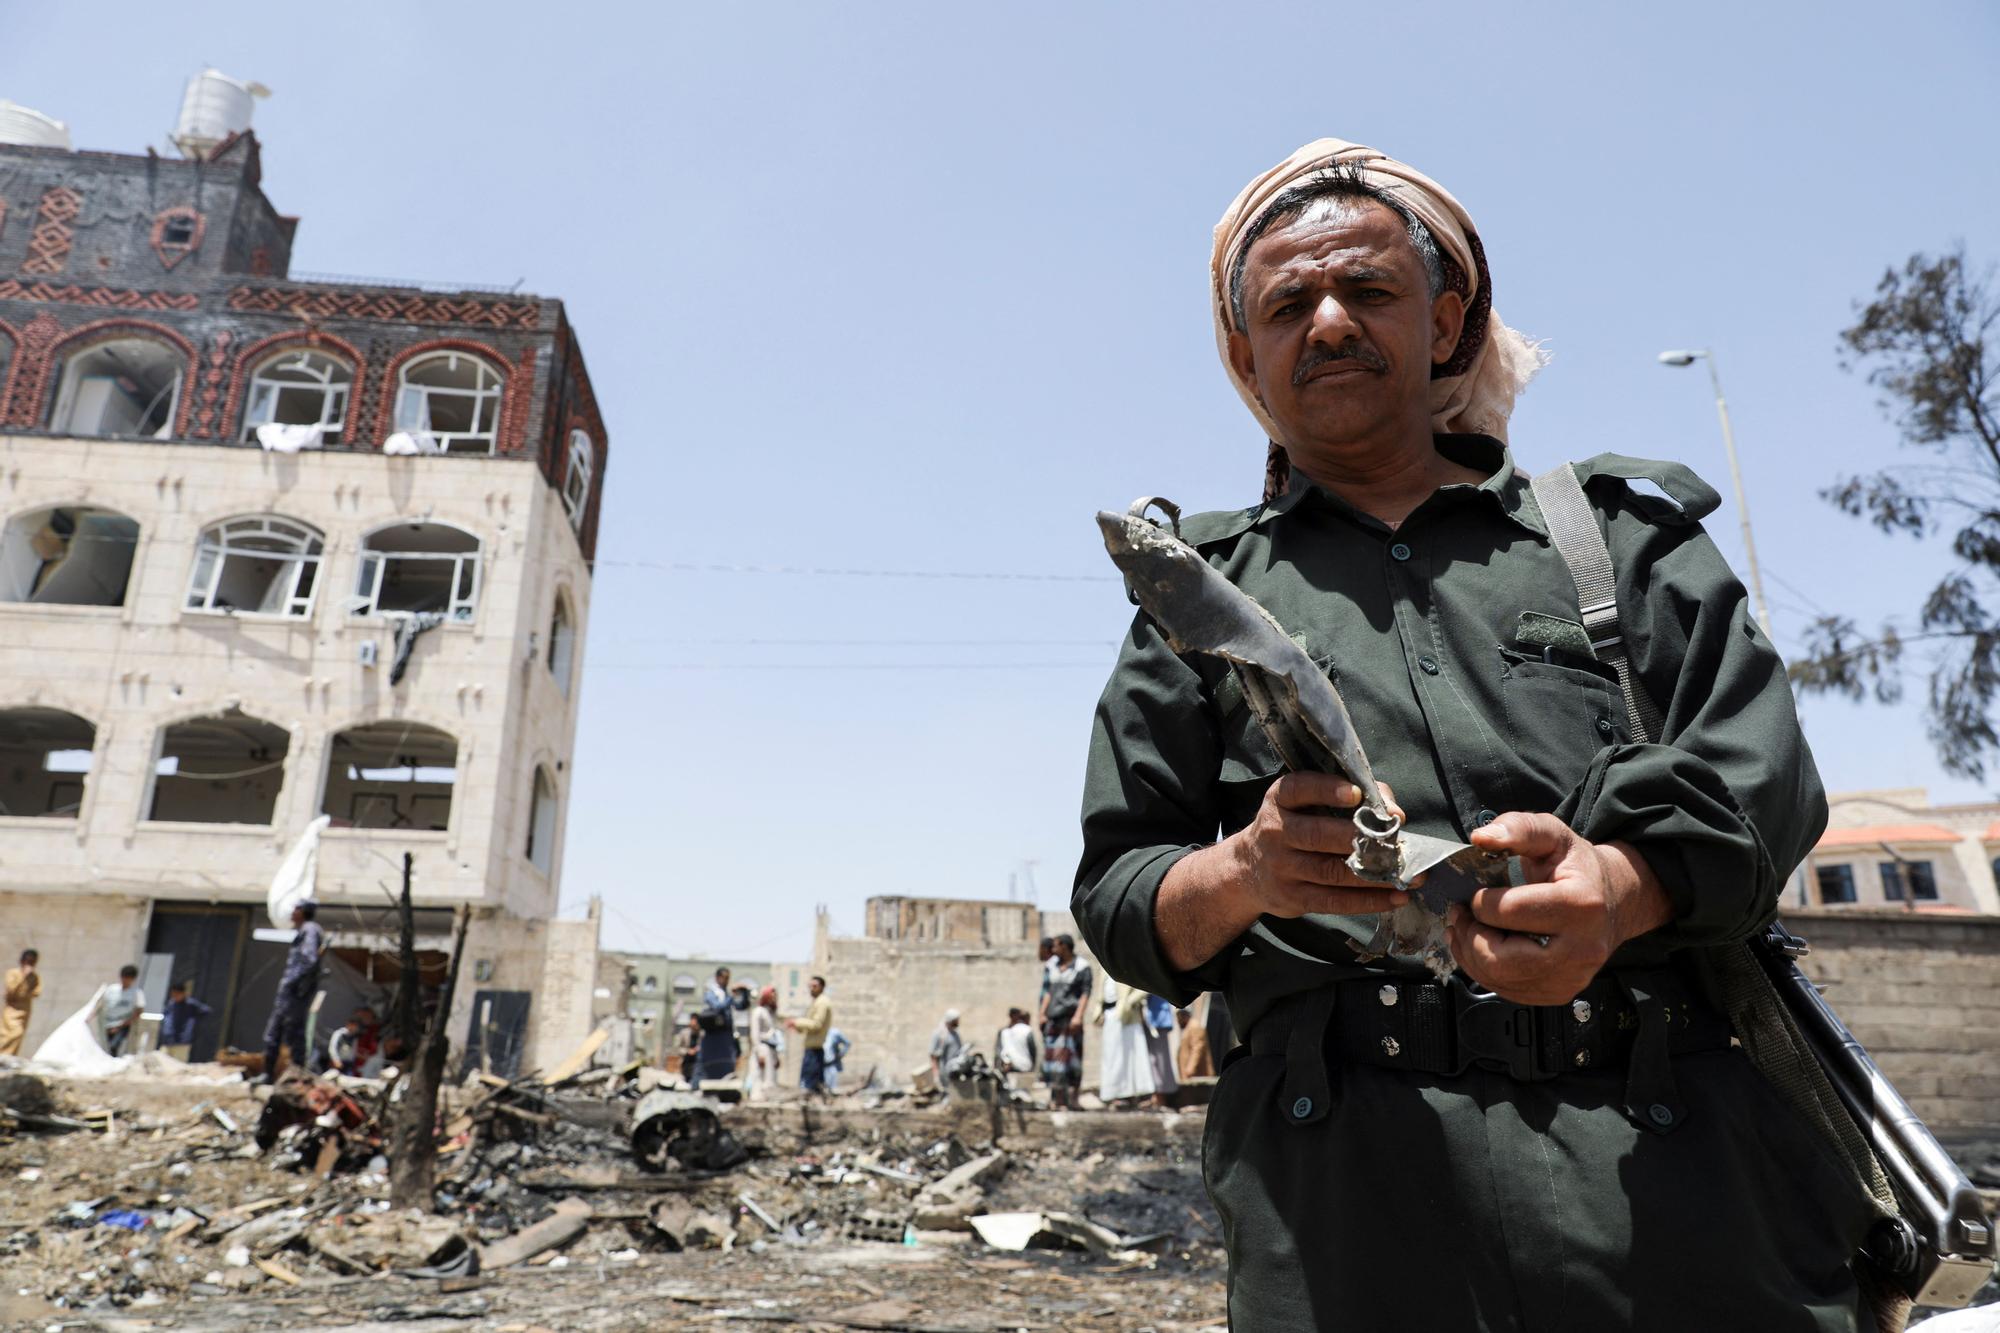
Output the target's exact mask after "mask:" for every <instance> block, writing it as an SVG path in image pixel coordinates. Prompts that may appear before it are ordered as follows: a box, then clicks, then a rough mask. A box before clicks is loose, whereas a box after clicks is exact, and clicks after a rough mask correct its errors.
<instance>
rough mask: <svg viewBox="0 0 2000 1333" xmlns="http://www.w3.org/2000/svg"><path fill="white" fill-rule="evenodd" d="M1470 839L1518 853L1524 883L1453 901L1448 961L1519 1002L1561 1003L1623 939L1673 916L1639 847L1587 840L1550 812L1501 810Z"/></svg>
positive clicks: (1592, 976) (1488, 847)
mask: <svg viewBox="0 0 2000 1333" xmlns="http://www.w3.org/2000/svg"><path fill="white" fill-rule="evenodd" d="M1472 844H1473V846H1475V847H1479V848H1482V849H1484V850H1486V851H1494V852H1507V853H1509V854H1510V855H1513V856H1518V857H1520V858H1521V867H1522V869H1523V870H1524V871H1525V872H1526V876H1527V880H1528V882H1527V883H1525V884H1520V885H1515V886H1512V887H1501V888H1489V889H1481V890H1479V891H1478V892H1477V893H1475V894H1473V895H1472V902H1471V904H1470V908H1471V910H1470V911H1468V910H1466V908H1465V907H1453V908H1452V909H1451V916H1450V924H1449V927H1448V931H1449V935H1450V940H1451V952H1452V957H1453V958H1455V959H1457V961H1458V965H1459V967H1461V968H1463V969H1464V970H1465V972H1466V974H1467V975H1468V976H1470V977H1471V978H1472V979H1473V980H1474V981H1477V982H1479V983H1480V984H1481V985H1483V986H1485V987H1486V988H1487V989H1488V990H1491V991H1495V992H1497V993H1498V994H1500V995H1502V996H1505V997H1506V998H1507V999H1509V1000H1513V1001H1515V1002H1516V1003H1519V1004H1567V1003H1568V1002H1569V1001H1570V1000H1572V999H1574V998H1576V995H1577V994H1578V992H1580V991H1582V990H1583V988H1584V987H1586V986H1588V985H1589V984H1590V983H1591V981H1592V980H1594V979H1595V978H1596V976H1597V974H1598V972H1599V971H1600V970H1601V969H1602V968H1603V966H1604V964H1605V962H1606V961H1607V960H1609V959H1610V957H1611V955H1612V954H1613V953H1614V952H1616V951H1617V949H1618V946H1619V945H1621V944H1623V943H1625V941H1627V940H1629V939H1633V938H1636V937H1637V936H1640V935H1643V934H1645V933H1646V932H1647V931H1649V930H1653V929H1655V928H1656V927H1659V926H1662V925H1665V924H1666V923H1667V922H1668V921H1671V920H1672V919H1673V915H1674V907H1673V902H1672V900H1671V899H1669V898H1668V897H1667V892H1666V890H1665V889H1664V888H1662V887H1661V886H1660V881H1659V877H1658V876H1656V875H1654V874H1653V870H1652V867H1651V866H1649V865H1647V864H1646V860H1645V858H1644V857H1642V856H1641V855H1640V854H1639V852H1638V850H1637V849H1636V848H1634V847H1632V846H1631V845H1630V844H1629V843H1623V842H1607V843H1593V842H1587V841H1585V840H1584V839H1583V838H1581V837H1579V836H1578V835H1577V834H1576V832H1575V831H1574V830H1572V829H1571V828H1570V827H1569V826H1568V825H1566V824H1564V823H1563V822H1562V821H1561V820H1560V819H1557V818H1556V817H1555V816H1554V815H1531V814H1525V813H1522V812H1520V811H1514V812H1511V813H1509V814H1504V815H1501V816H1500V817H1499V818H1498V819H1495V820H1494V821H1493V822H1492V823H1490V824H1487V825H1486V826H1485V827H1483V828H1479V829H1475V830H1474V831H1473V834H1472ZM1543 939H1546V940H1547V943H1546V944H1544V943H1543V942H1542V940H1543Z"/></svg>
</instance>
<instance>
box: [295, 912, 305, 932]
mask: <svg viewBox="0 0 2000 1333" xmlns="http://www.w3.org/2000/svg"><path fill="white" fill-rule="evenodd" d="M305 923H306V909H305V908H303V907H294V908H293V909H292V929H293V930H297V929H298V928H299V927H300V926H303V925H304V924H305Z"/></svg>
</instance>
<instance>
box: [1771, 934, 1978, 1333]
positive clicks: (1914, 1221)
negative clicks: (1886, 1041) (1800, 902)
mask: <svg viewBox="0 0 2000 1333" xmlns="http://www.w3.org/2000/svg"><path fill="white" fill-rule="evenodd" d="M1751 952H1752V953H1753V954H1754V955H1755V957H1756V959H1757V961H1758V962H1759V963H1760V964H1762V966H1763V968H1764V971H1765V972H1766V973H1767V974H1768V975H1769V976H1770V978H1771V984H1772V985H1773V986H1774V987H1775V988H1776V989H1777V992H1778V997H1779V999H1780V1000H1782V1001H1783V1002H1784V1006H1785V1009H1786V1011H1787V1012H1788V1013H1790V1014H1791V1016H1792V1021H1793V1022H1795V1023H1797V1024H1798V1027H1799V1031H1800V1032H1801V1033H1802V1034H1803V1035H1804V1036H1805V1039H1806V1042H1807V1044H1808V1045H1810V1046H1811V1047H1812V1052H1813V1056H1814V1058H1815V1059H1817V1060H1818V1062H1819V1067H1820V1069H1821V1071H1822V1072H1824V1073H1825V1074H1826V1077H1827V1081H1828V1082H1829V1083H1831V1084H1832V1085H1833V1090H1834V1093H1835V1095H1836V1096H1838V1097H1839V1098H1840V1102H1841V1105H1842V1106H1844V1107H1846V1109H1847V1114H1848V1115H1849V1116H1850V1117H1852V1118H1853V1120H1854V1123H1855V1125H1856V1126H1858V1127H1859V1128H1860V1130H1861V1132H1862V1133H1863V1134H1865V1135H1867V1137H1868V1142H1869V1146H1870V1147H1872V1148H1873V1149H1874V1150H1875V1156H1876V1158H1877V1159H1878V1160H1879V1161H1880V1162H1881V1163H1882V1170H1883V1173H1884V1174H1885V1175H1886V1176H1887V1177H1888V1178H1889V1188H1890V1189H1891V1190H1893V1191H1894V1192H1895V1195H1896V1203H1897V1215H1896V1216H1893V1217H1887V1218H1884V1219H1883V1220H1881V1221H1880V1222H1878V1223H1876V1224H1875V1227H1874V1229H1873V1230H1872V1231H1870V1232H1869V1236H1868V1241H1867V1243H1866V1245H1865V1246H1864V1247H1863V1251H1862V1252H1863V1253H1864V1254H1865V1255H1866V1256H1867V1257H1868V1259H1869V1260H1870V1261H1872V1263H1873V1264H1874V1266H1875V1267H1876V1268H1877V1269H1879V1270H1880V1271H1881V1272H1882V1273H1883V1274H1884V1275H1885V1276H1887V1277H1888V1278H1890V1279H1891V1280H1892V1281H1894V1282H1895V1283H1896V1285H1897V1286H1898V1287H1900V1288H1901V1289H1902V1291H1903V1292H1904V1294H1906V1295H1907V1296H1909V1298H1910V1299H1911V1300H1912V1301H1913V1302H1915V1303H1916V1304H1918V1305H1931V1306H1949V1307H1957V1306H1962V1305H1965V1304H1966V1303H1967V1302H1969V1301H1971V1299H1972V1297H1973V1295H1974V1294H1975V1293H1976V1292H1978V1290H1979V1288H1980V1287H1982V1286H1983V1285H1985V1283H1986V1279H1987V1278H1989V1277H1991V1276H1992V1275H1993V1268H1994V1260H1995V1252H1994V1237H1993V1223H1992V1221H1991V1220H1990V1219H1989V1218H1988V1217H1987V1216H1986V1212H1985V1209H1984V1207H1983V1206H1982V1205H1981V1202H1980V1198H1979V1192H1978V1191H1977V1190H1975V1189H1974V1188H1973V1186H1972V1182H1971V1181H1970V1180H1967V1179H1966V1178H1965V1173H1964V1172H1963V1171H1961V1170H1959V1169H1958V1166H1957V1164H1956V1163H1954V1162H1953V1161H1952V1160H1951V1157H1950V1155H1949V1154H1947V1153H1946V1152H1945V1150H1944V1148H1943V1147H1942V1146H1941V1145H1940V1144H1939V1143H1938V1141H1937V1138H1936V1136H1935V1135H1933V1134H1932V1133H1931V1132H1930V1130H1929V1128H1928V1127H1926V1126H1925V1124H1924V1122H1923V1121H1921V1120H1919V1119H1918V1118H1917V1113H1916V1112H1915V1111H1912V1110H1911V1109H1910V1104H1909V1103H1908V1102H1906V1101H1904V1100H1903V1098H1902V1095H1901V1094H1900V1093H1898V1092H1897V1091H1896V1089H1895V1087H1894V1086H1893V1085H1891V1084H1890V1082H1889V1080H1888V1079H1886V1078H1884V1077H1883V1076H1882V1071H1881V1069H1879V1068H1878V1067H1877V1066H1876V1064H1875V1061H1874V1059H1873V1058H1871V1057H1870V1056H1869V1054H1868V1052H1867V1051H1866V1050H1865V1049H1864V1048H1863V1047H1862V1045H1861V1043H1860V1042H1859V1041H1856V1040H1855V1038H1854V1034H1853V1033H1852V1032H1849V1031H1848V1030H1847V1025H1846V1024H1845V1023H1842V1022H1841V1021H1840V1016H1839V1015H1838V1014H1836V1013H1834V1012H1833V1007H1832V1006H1831V1005H1829V1004H1828V1003H1827V1002H1826V999H1825V997H1824V996H1822V995H1821V994H1820V993H1819V988H1818V987H1817V986H1815V985H1813V983H1812V982H1811V981H1810V980H1808V979H1807V977H1806V975H1805V973H1803V972H1801V971H1800V970H1799V966H1798V959H1799V958H1801V957H1803V956H1804V955H1805V954H1806V953H1807V952H1808V946H1807V944H1806V942H1805V941H1804V940H1802V939H1800V938H1799V937H1798V936H1797V935H1794V934H1792V932H1791V931H1789V930H1787V929H1786V928H1785V926H1784V923H1782V922H1779V921H1773V922H1772V923H1771V924H1770V925H1769V926H1768V927H1766V928H1765V930H1764V933H1763V934H1762V935H1760V936H1758V937H1757V939H1755V940H1754V941H1753V942H1752V945H1751Z"/></svg>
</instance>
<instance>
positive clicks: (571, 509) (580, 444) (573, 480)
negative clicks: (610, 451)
mask: <svg viewBox="0 0 2000 1333" xmlns="http://www.w3.org/2000/svg"><path fill="white" fill-rule="evenodd" d="M590 453H591V451H590V437H589V436H588V435H585V434H584V433H583V432H582V431H580V430H573V431H571V432H570V433H569V463H568V465H567V466H566V467H565V468H564V469H563V487H562V502H563V510H564V512H565V513H567V514H568V515H569V525H570V526H571V527H573V528H575V529H576V530H577V531H578V532H582V531H583V512H584V510H586V509H588V508H589V507H590Z"/></svg>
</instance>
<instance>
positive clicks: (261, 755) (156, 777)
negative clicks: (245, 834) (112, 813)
mask: <svg viewBox="0 0 2000 1333" xmlns="http://www.w3.org/2000/svg"><path fill="white" fill-rule="evenodd" d="M291 749H292V737H291V733H290V732H288V731H286V730H285V729H284V728H283V727H280V726H275V725H273V724H272V723H269V722H266V721H264V720H263V719H262V718H256V717H251V716H250V715H249V714H248V713H245V712H243V711H242V710H241V709H237V708H232V709H229V710H228V711H227V712H223V713H217V714H215V715H214V716H212V717H196V718H189V719H188V720H187V721H185V722H176V723H175V724H174V725H173V726H170V727H167V728H166V729H164V730H163V731H161V733H160V752H159V756H158V758H157V759H155V760H154V763H153V799H152V802H151V804H150V805H149V806H148V808H147V812H146V818H147V819H150V820H163V821H170V822H175V823H184V824H268V823H270V822H271V812H272V811H273V810H275V809H276V808H277V805H278V791H279V789H280V788H282V787H283V786H284V785H285V756H286V755H288V754H290V753H291Z"/></svg>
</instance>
